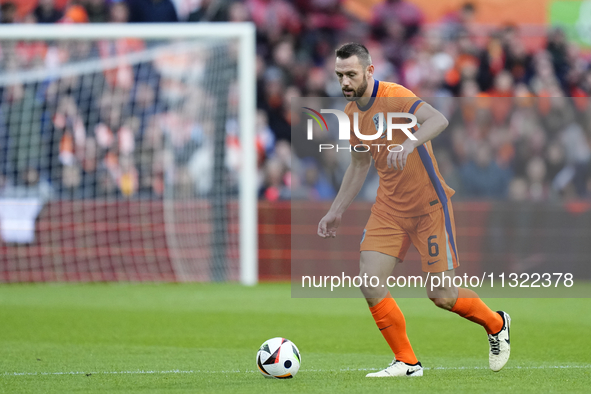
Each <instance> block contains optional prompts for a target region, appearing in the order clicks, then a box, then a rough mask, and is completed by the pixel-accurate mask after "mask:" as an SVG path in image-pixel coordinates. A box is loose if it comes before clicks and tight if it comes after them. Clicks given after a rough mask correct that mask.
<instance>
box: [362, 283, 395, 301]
mask: <svg viewBox="0 0 591 394" xmlns="http://www.w3.org/2000/svg"><path fill="white" fill-rule="evenodd" d="M359 289H360V290H361V293H362V294H363V296H364V297H365V299H366V300H370V299H377V298H384V297H385V296H386V294H387V293H388V291H387V290H384V288H383V287H373V286H360V287H359ZM368 303H369V301H368Z"/></svg>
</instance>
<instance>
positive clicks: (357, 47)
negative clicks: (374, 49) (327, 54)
mask: <svg viewBox="0 0 591 394" xmlns="http://www.w3.org/2000/svg"><path fill="white" fill-rule="evenodd" d="M335 53H336V55H337V57H340V58H341V59H348V58H350V57H351V56H357V59H359V63H361V65H362V66H363V67H367V66H369V65H370V64H371V56H370V55H369V51H368V50H367V48H366V47H365V46H364V45H362V44H358V43H356V42H349V43H347V44H343V45H341V47H340V48H338V49H337V50H336V51H335Z"/></svg>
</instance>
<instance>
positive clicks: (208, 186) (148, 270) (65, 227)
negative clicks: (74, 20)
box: [0, 24, 257, 284]
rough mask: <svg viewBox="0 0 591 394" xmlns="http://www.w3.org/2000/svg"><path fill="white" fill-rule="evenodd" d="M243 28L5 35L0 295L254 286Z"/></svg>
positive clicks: (250, 92)
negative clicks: (11, 288)
mask: <svg viewBox="0 0 591 394" xmlns="http://www.w3.org/2000/svg"><path fill="white" fill-rule="evenodd" d="M253 58H254V28H253V27H252V26H251V25H250V24H231V25H230V24H216V25H210V24H191V25H182V24H175V25H161V24H156V25H141V26H140V25H135V26H127V25H88V26H75V27H74V26H32V27H27V28H26V29H23V28H16V26H15V28H14V29H13V28H12V27H7V28H3V30H2V31H0V100H1V101H0V226H1V233H0V236H1V241H0V282H19V281H144V280H147V281H152V280H155V281H225V280H241V281H242V282H243V283H245V284H253V283H255V282H256V277H257V275H256V249H257V246H256V189H255V188H256V183H257V182H256V158H255V156H254V154H255V153H254V152H255V149H254V136H253V133H254V128H253V125H252V124H253V117H254V115H253V114H254V96H255V93H254V76H255V73H254V60H253Z"/></svg>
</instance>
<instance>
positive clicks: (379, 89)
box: [345, 80, 455, 217]
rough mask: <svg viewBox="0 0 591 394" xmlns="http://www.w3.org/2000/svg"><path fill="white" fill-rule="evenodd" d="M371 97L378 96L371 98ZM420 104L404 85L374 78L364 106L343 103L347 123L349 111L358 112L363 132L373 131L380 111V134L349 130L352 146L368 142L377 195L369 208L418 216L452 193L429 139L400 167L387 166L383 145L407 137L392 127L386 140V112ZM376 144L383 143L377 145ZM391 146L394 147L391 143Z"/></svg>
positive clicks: (409, 109)
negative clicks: (367, 137)
mask: <svg viewBox="0 0 591 394" xmlns="http://www.w3.org/2000/svg"><path fill="white" fill-rule="evenodd" d="M375 98H379V99H378V100H375ZM422 104H423V101H422V100H421V99H419V98H418V97H417V96H415V95H414V94H413V93H412V92H411V91H410V90H408V89H406V88H405V87H403V86H401V85H398V84H395V83H390V82H381V81H378V80H375V85H374V89H373V92H372V98H371V99H370V101H369V103H368V104H367V105H366V106H365V107H359V105H358V104H357V103H356V102H350V103H349V104H347V106H346V107H345V113H346V114H347V115H348V116H349V119H350V121H351V125H353V119H354V118H353V113H354V112H358V113H359V115H358V116H359V123H358V124H359V131H360V133H361V134H364V135H374V134H376V131H377V130H378V124H379V123H378V122H379V118H378V113H380V112H382V113H383V114H384V117H383V119H384V120H383V122H384V125H383V130H384V134H383V135H382V138H378V139H376V140H373V141H363V140H360V139H359V138H357V136H356V135H355V133H354V132H353V130H351V139H350V141H349V142H350V143H351V145H352V146H355V145H359V144H365V145H369V146H370V150H369V152H370V153H371V156H372V157H373V160H374V165H375V167H376V169H377V170H378V174H379V176H380V186H379V188H378V195H377V198H376V202H375V204H374V206H373V208H372V211H376V212H378V213H381V214H382V215H383V214H385V215H393V216H398V217H415V216H421V215H424V214H427V213H430V212H433V211H435V210H437V209H441V207H442V205H445V204H446V203H447V198H448V197H451V196H452V195H453V194H454V193H455V192H454V190H453V189H452V188H450V187H449V186H447V184H446V183H445V181H444V180H443V177H442V176H441V174H440V173H439V168H438V166H437V161H436V160H435V156H434V155H433V149H432V147H431V142H430V141H429V142H426V143H425V144H423V145H421V146H419V147H417V148H416V149H415V150H414V151H413V152H412V153H411V154H410V155H409V156H408V159H407V162H406V166H405V167H404V170H402V171H399V170H394V169H392V168H388V163H387V157H388V154H389V151H388V149H387V148H386V147H387V146H388V145H392V144H402V143H403V142H404V141H406V140H407V138H408V137H407V136H406V134H404V132H403V131H402V130H398V129H394V130H393V132H392V140H387V136H386V125H385V122H386V116H387V113H388V112H405V113H412V114H415V113H416V111H417V110H418V109H419V108H420V107H421V105H422ZM374 118H375V120H374ZM408 122H409V120H408V119H400V120H399V121H396V119H395V120H394V123H408ZM416 130H418V128H417V126H415V128H414V130H413V132H414V131H416ZM377 144H383V145H381V146H377ZM393 149H397V148H396V147H393Z"/></svg>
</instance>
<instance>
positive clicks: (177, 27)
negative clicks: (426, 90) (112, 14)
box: [0, 23, 258, 285]
mask: <svg viewBox="0 0 591 394" xmlns="http://www.w3.org/2000/svg"><path fill="white" fill-rule="evenodd" d="M119 38H137V39H145V40H150V39H153V40H163V39H166V40H173V41H175V40H181V39H187V40H188V39H190V40H199V39H200V38H204V39H214V40H215V39H234V40H236V41H237V42H238V56H237V68H238V70H237V80H238V82H237V84H238V85H237V86H238V90H239V94H238V97H239V104H238V108H239V114H238V128H239V138H240V147H241V153H240V161H241V164H240V169H241V171H240V176H239V188H238V189H239V190H238V193H239V203H238V207H239V208H238V209H239V254H240V256H239V262H240V273H239V280H240V282H241V283H242V284H244V285H254V284H256V283H257V281H258V230H257V156H256V155H257V153H256V146H255V113H256V92H255V89H256V85H255V79H256V71H255V27H254V24H252V23H175V24H161V23H149V24H70V25H29V24H27V25H25V24H22V25H3V26H2V27H0V41H8V40H18V41H27V40H31V41H34V40H43V41H48V40H55V41H60V40H109V39H119ZM18 72H19V73H20V74H21V75H25V76H26V74H27V73H31V75H32V74H34V73H35V72H37V73H39V70H31V71H26V70H25V71H22V70H19V71H18ZM10 78H11V73H10V72H8V73H6V72H4V73H2V74H0V79H2V80H5V81H6V80H10ZM180 280H184V279H183V278H182V277H181V279H180ZM188 280H190V279H188Z"/></svg>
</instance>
